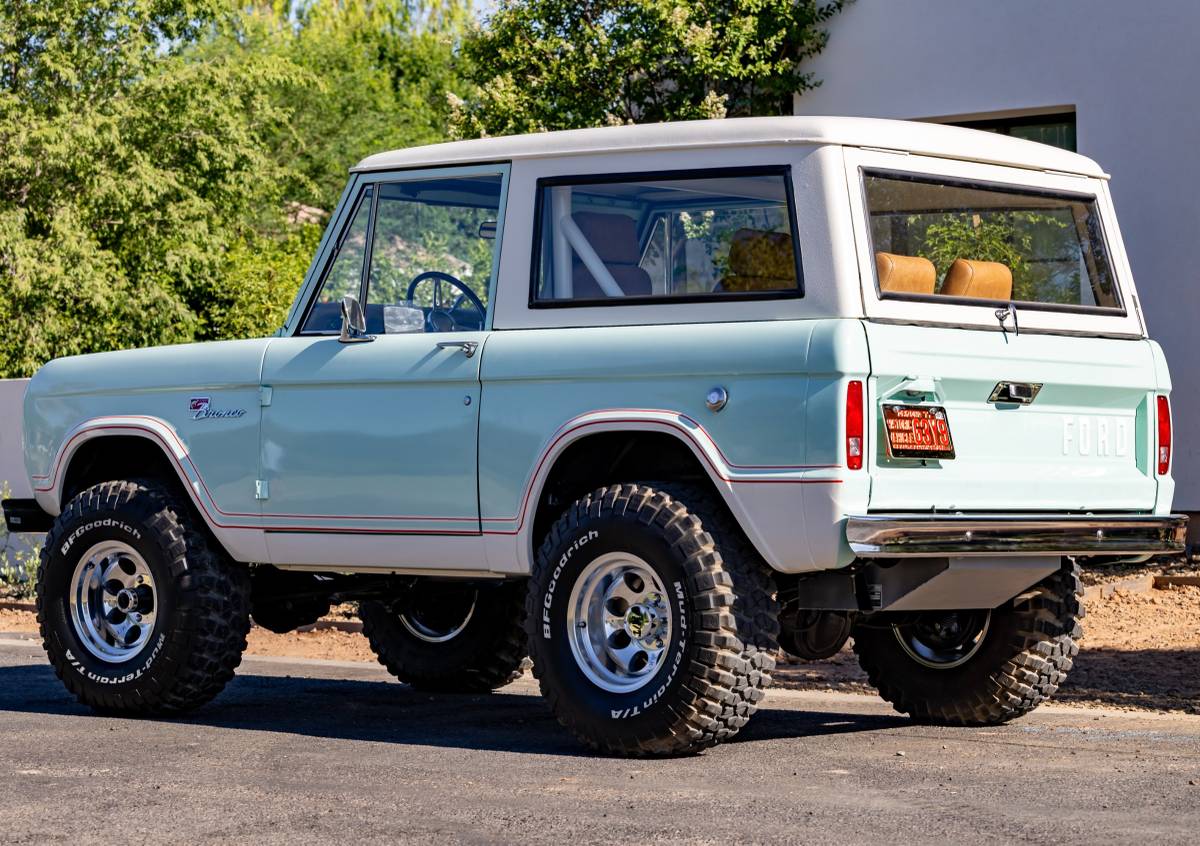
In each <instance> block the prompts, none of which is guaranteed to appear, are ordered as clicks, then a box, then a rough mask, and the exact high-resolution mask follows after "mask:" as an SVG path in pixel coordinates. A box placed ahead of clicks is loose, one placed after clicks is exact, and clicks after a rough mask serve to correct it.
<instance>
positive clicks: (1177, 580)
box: [1154, 576, 1200, 590]
mask: <svg viewBox="0 0 1200 846" xmlns="http://www.w3.org/2000/svg"><path fill="white" fill-rule="evenodd" d="M1154 586H1155V587H1156V588H1159V589H1160V590H1168V589H1170V588H1173V587H1200V576H1155V577H1154Z"/></svg>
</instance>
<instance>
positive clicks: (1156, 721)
mask: <svg viewBox="0 0 1200 846" xmlns="http://www.w3.org/2000/svg"><path fill="white" fill-rule="evenodd" d="M0 785H2V787H0V839H2V840H3V841H4V842H5V843H8V844H18V843H39V844H41V843H56V842H71V843H104V844H114V843H126V844H136V843H142V842H146V843H172V844H177V843H191V842H199V843H233V842H238V843H256V844H257V843H292V842H323V843H346V842H349V843H355V844H358V843H382V842H389V843H396V842H401V843H408V842H412V843H439V842H455V843H521V844H530V843H571V844H581V843H591V842H605V843H614V842H628V843H638V844H648V843H658V842H699V843H713V844H718V843H719V844H727V843H752V842H773V843H774V842H778V843H783V842H791V843H804V844H819V843H889V844H893V843H939V844H941V843H947V842H961V843H976V842H997V843H999V842H1004V843H1012V842H1030V843H1034V842H1036V843H1048V842H1053V843H1089V844H1095V843H1151V842H1152V843H1154V844H1155V846H1161V845H1162V844H1170V843H1191V844H1195V843H1197V842H1198V840H1200V810H1198V809H1200V717H1196V716H1166V715H1156V714H1130V713H1122V712H1116V711H1104V710H1095V709H1083V708H1075V707H1070V708H1067V707H1055V706H1049V707H1043V708H1042V709H1039V711H1037V712H1035V713H1034V714H1033V715H1031V716H1029V717H1026V718H1025V719H1023V720H1020V721H1018V722H1016V723H1013V724H1011V725H1008V726H1004V727H1000V728H995V729H948V728H931V727H925V726H917V725H913V724H912V723H910V722H909V721H908V720H907V719H905V718H903V717H901V716H898V715H895V714H893V713H892V712H891V711H890V710H889V708H888V707H887V706H886V705H885V704H883V703H882V702H880V701H879V700H876V699H874V698H872V697H866V696H858V695H851V694H835V693H821V692H795V691H773V692H772V694H771V695H770V696H769V697H768V699H767V704H766V707H765V709H764V710H763V711H760V712H759V714H758V715H757V716H756V717H755V718H754V720H753V721H752V722H751V724H750V726H749V727H747V729H746V730H744V731H743V732H742V733H741V735H739V737H738V739H737V740H736V741H735V742H732V743H728V744H726V745H724V746H720V747H718V748H716V749H713V750H710V751H709V752H707V753H705V754H703V755H699V756H697V757H694V758H686V759H676V760H651V761H631V760H623V759H619V758H605V757H599V756H595V755H592V754H589V753H586V752H584V751H582V750H581V748H580V747H579V746H578V745H576V743H575V742H574V741H573V740H572V739H571V738H570V737H569V736H568V735H567V734H566V733H565V732H564V731H563V730H562V729H561V728H560V727H559V726H558V724H557V723H556V722H555V721H554V719H553V718H552V717H551V716H550V715H549V713H548V711H547V710H546V708H545V706H544V705H543V704H542V701H541V699H540V698H539V697H538V696H537V693H536V688H535V686H534V685H533V684H532V683H530V682H529V681H527V680H522V681H519V682H517V683H516V684H514V685H512V686H510V687H508V688H506V689H505V690H504V691H503V692H501V693H498V694H493V695H491V696H448V695H440V696H431V695H429V694H421V693H417V692H414V691H412V690H409V689H408V688H407V687H405V686H403V685H400V684H398V683H395V682H393V681H391V680H390V679H389V677H388V676H387V675H386V673H385V672H384V671H383V670H382V668H378V667H374V666H372V665H367V664H347V663H337V662H327V661H293V660H289V659H266V658H248V659H246V661H245V662H244V663H243V665H242V668H241V670H240V671H239V675H238V677H237V679H236V680H235V681H234V682H233V683H232V684H231V685H230V686H229V687H228V688H227V689H226V691H225V692H224V693H223V694H222V695H221V696H220V697H219V698H218V699H217V700H216V701H215V702H213V703H211V704H210V705H207V706H205V707H204V708H201V709H199V710H198V711H196V712H195V713H193V714H191V715H190V716H188V717H187V718H185V719H172V720H158V719H143V720H130V719H117V718H110V717H99V716H95V715H94V714H92V713H91V712H89V711H88V710H87V709H85V708H82V707H81V706H79V705H77V704H76V703H75V702H74V700H73V699H71V698H70V697H69V696H68V695H67V694H66V693H65V691H64V690H63V688H62V686H61V685H60V684H59V682H58V680H57V679H56V678H55V677H54V673H53V672H52V671H51V670H50V668H49V666H48V665H47V664H46V662H45V660H44V658H43V657H42V654H41V651H40V648H39V646H38V645H37V644H36V643H33V642H30V641H18V640H14V639H13V638H12V637H8V638H5V639H0Z"/></svg>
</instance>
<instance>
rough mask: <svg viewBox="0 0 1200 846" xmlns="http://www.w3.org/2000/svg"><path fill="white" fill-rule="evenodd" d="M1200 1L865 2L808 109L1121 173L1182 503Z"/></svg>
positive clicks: (841, 23)
mask: <svg viewBox="0 0 1200 846" xmlns="http://www.w3.org/2000/svg"><path fill="white" fill-rule="evenodd" d="M1197 31H1200V4H1196V3H1194V2H1191V0H1153V2H1144V3H1134V2H1129V0H1056V2H1053V3H1047V2H1044V0H1005V2H1000V3H998V2H995V0H955V2H948V0H857V2H855V3H854V4H852V5H850V6H848V7H847V8H846V9H845V11H843V12H842V13H841V14H840V15H838V16H837V17H836V18H834V20H833V21H832V22H831V24H830V27H829V32H830V38H829V46H828V47H827V48H826V50H825V52H824V53H822V54H821V55H820V56H818V57H817V58H816V59H814V60H813V61H812V62H811V65H810V67H811V69H812V71H813V72H814V73H815V74H816V76H817V77H818V78H820V79H822V80H823V84H822V85H821V86H820V87H819V88H817V89H816V90H814V91H810V92H807V93H805V94H804V95H803V96H802V97H797V98H796V101H795V108H796V113H797V114H811V115H816V114H845V115H861V116H871V117H888V118H910V119H919V120H932V121H937V122H942V123H955V124H967V125H975V126H979V127H981V128H988V129H992V130H994V131H1000V132H1006V133H1009V134H1013V135H1019V136H1021V137H1024V138H1031V139H1033V140H1036V141H1044V142H1048V143H1056V144H1059V145H1060V146H1067V147H1073V148H1074V149H1076V150H1077V151H1078V152H1080V153H1083V154H1084V155H1086V156H1090V157H1092V158H1094V159H1095V160H1096V161H1098V162H1099V163H1100V164H1101V166H1102V167H1104V169H1105V170H1107V171H1108V172H1109V173H1110V174H1112V192H1113V195H1114V198H1115V201H1116V205H1117V213H1118V215H1119V217H1120V223H1121V230H1122V234H1123V236H1124V239H1125V243H1126V247H1127V249H1128V252H1129V258H1130V261H1131V262H1132V265H1133V271H1134V275H1135V276H1136V278H1137V285H1138V291H1139V294H1140V295H1141V300H1142V306H1143V309H1144V312H1145V317H1146V321H1147V323H1148V324H1149V327H1150V332H1151V334H1152V335H1153V337H1155V338H1156V339H1157V340H1158V341H1159V342H1160V343H1161V344H1162V345H1163V348H1164V350H1165V351H1166V354H1167V359H1168V361H1169V362H1170V365H1171V374H1172V378H1173V380H1174V387H1175V390H1174V395H1173V397H1172V405H1173V408H1174V425H1175V433H1176V435H1175V459H1174V461H1175V464H1174V475H1175V478H1176V480H1177V482H1178V488H1177V494H1176V500H1175V503H1176V508H1177V509H1178V510H1181V511H1189V512H1197V511H1200V373H1198V372H1197V368H1196V366H1195V365H1196V359H1197V357H1198V356H1197V353H1198V352H1200V326H1198V325H1197V324H1198V323H1200V263H1198V262H1197V261H1196V243H1197V241H1198V240H1200V152H1198V151H1197V148H1196V139H1197V138H1200V109H1197V108H1196V106H1195V99H1196V97H1195V94H1196V87H1197V84H1198V83H1200V51H1197V50H1196V46H1195V40H1196V33H1197Z"/></svg>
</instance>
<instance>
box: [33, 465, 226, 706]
mask: <svg viewBox="0 0 1200 846" xmlns="http://www.w3.org/2000/svg"><path fill="white" fill-rule="evenodd" d="M37 608H38V623H39V627H40V629H41V635H42V642H43V644H44V646H45V649H46V655H47V656H48V657H49V659H50V663H51V665H52V666H53V667H54V671H55V673H56V674H57V675H58V677H59V678H60V679H62V681H63V684H64V685H66V687H67V689H68V690H69V691H70V692H71V693H73V694H74V695H75V697H76V698H77V699H78V700H79V701H80V702H82V703H84V704H85V705H89V706H92V707H93V708H96V709H99V710H103V711H106V712H118V713H128V714H170V713H178V712H182V711H187V710H189V709H192V708H195V707H197V706H198V705H202V704H203V703H205V702H207V701H209V700H210V699H212V698H213V697H214V696H216V695H217V694H218V693H219V692H220V691H221V689H222V688H223V687H224V686H225V684H226V683H227V682H228V681H229V680H230V679H231V678H232V677H233V671H234V668H235V667H237V665H238V664H239V663H240V661H241V655H242V651H243V650H244V649H245V647H246V633H247V631H248V630H249V628H250V618H249V584H248V579H247V576H246V572H245V570H244V569H243V568H241V567H240V566H238V565H237V564H236V563H235V562H233V561H231V560H229V559H228V558H227V557H226V556H225V555H224V554H223V553H222V552H220V551H218V550H217V549H215V548H214V547H213V546H212V544H211V543H210V541H209V540H208V538H207V536H206V535H205V533H204V532H203V531H202V530H201V528H200V527H199V526H198V525H196V524H195V523H194V522H193V518H192V517H191V516H190V514H189V513H188V511H187V509H186V508H185V507H184V506H183V505H182V504H180V503H179V502H177V501H176V500H174V499H173V498H172V496H171V495H170V494H169V493H168V492H167V491H166V490H165V489H164V488H162V487H159V486H158V485H156V484H154V483H150V482H126V481H118V482H104V483H102V484H99V485H95V486H93V487H91V488H88V489H87V490H85V491H83V492H82V493H80V494H79V495H78V496H76V497H75V498H74V499H72V500H71V502H70V503H69V504H68V505H67V507H66V509H64V510H63V512H62V513H61V514H60V515H59V516H58V517H57V518H56V519H55V521H54V525H53V527H52V528H51V530H50V532H49V534H47V536H46V543H45V545H44V546H43V548H42V557H41V564H40V566H39V567H38V575H37Z"/></svg>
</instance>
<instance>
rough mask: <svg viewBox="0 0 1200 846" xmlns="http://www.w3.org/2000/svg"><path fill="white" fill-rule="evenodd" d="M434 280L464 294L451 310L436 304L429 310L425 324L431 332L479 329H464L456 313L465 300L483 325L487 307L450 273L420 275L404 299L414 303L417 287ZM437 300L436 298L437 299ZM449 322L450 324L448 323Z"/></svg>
mask: <svg viewBox="0 0 1200 846" xmlns="http://www.w3.org/2000/svg"><path fill="white" fill-rule="evenodd" d="M429 279H432V280H433V281H434V282H448V283H450V284H451V285H453V286H454V287H455V288H457V289H458V290H459V291H461V292H462V294H461V295H460V296H459V297H458V298H457V299H455V300H454V304H453V305H451V306H450V308H449V309H444V308H438V307H437V305H436V303H435V305H433V306H432V307H431V308H430V309H429V314H428V316H426V318H425V322H426V323H427V324H428V325H429V329H430V331H433V332H453V331H456V330H463V331H467V330H469V329H476V328H479V327H475V326H472V327H463V326H460V325H459V324H458V321H456V320H455V319H454V312H455V310H457V309H458V306H459V304H460V303H462V302H463V300H464V299H465V300H468V301H469V302H470V303H471V305H473V306H474V307H475V309H476V310H477V311H478V312H479V323H480V326H482V325H483V320H484V317H485V316H486V315H487V307H486V306H484V304H483V300H481V299H479V297H478V296H477V295H476V294H475V292H474V291H472V290H471V289H470V288H469V287H467V284H466V283H465V282H463V281H462V280H461V279H456V278H455V277H453V276H451V275H450V274H449V273H442V272H441V271H440V270H426V271H425V272H424V273H418V274H417V275H416V276H414V277H413V280H412V281H411V282H409V283H408V291H407V293H405V295H404V299H406V300H408V301H409V302H412V301H413V294H414V293H416V290H417V286H418V285H420V284H421V283H422V282H424V281H426V280H429ZM435 300H436V297H435ZM447 321H449V322H447Z"/></svg>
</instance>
